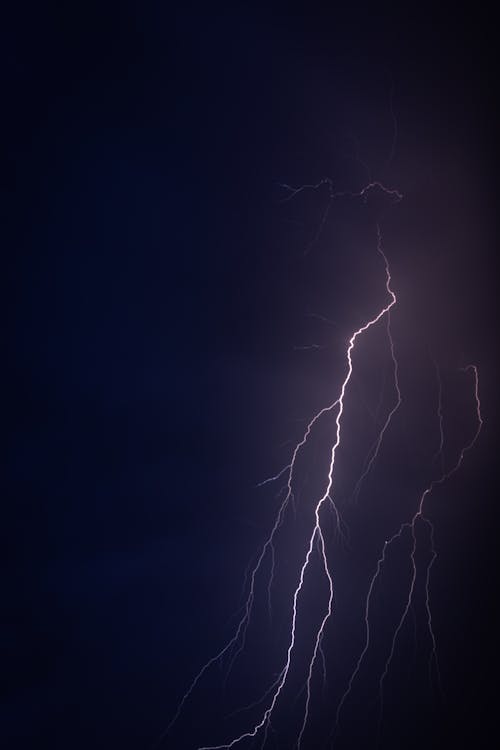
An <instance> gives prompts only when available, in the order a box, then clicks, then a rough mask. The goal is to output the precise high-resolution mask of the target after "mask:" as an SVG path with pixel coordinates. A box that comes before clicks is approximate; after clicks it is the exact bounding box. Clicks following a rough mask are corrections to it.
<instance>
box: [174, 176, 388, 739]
mask: <svg viewBox="0 0 500 750" xmlns="http://www.w3.org/2000/svg"><path fill="white" fill-rule="evenodd" d="M374 185H377V186H379V184H378V183H374ZM374 185H370V186H368V187H367V188H365V189H364V190H363V191H360V193H359V195H364V194H365V192H366V190H367V189H368V188H369V187H370V188H371V187H373V186H374ZM386 191H387V189H386ZM387 192H391V193H392V192H396V191H387ZM398 196H399V193H398ZM377 233H378V238H379V241H378V243H377V251H378V252H379V254H380V255H381V256H382V258H383V260H384V265H385V273H386V290H387V292H388V294H389V296H390V302H388V303H387V305H385V306H384V307H383V308H382V309H381V310H380V311H379V312H378V314H377V315H376V316H375V317H373V318H372V319H371V320H369V321H368V322H367V323H365V324H364V325H363V326H361V327H360V328H358V330H356V331H355V332H354V333H353V334H352V336H351V338H350V339H349V344H348V347H347V352H346V358H347V374H346V376H345V379H344V381H343V383H342V387H341V389H340V396H339V398H338V399H337V400H336V401H335V402H333V404H331V405H330V406H329V407H325V408H324V409H322V410H321V411H319V412H318V413H317V414H316V415H315V416H314V417H313V419H312V420H311V421H310V422H309V424H308V426H307V429H306V432H305V435H304V437H303V439H302V440H301V441H300V442H299V443H298V444H297V446H296V447H295V450H294V452H293V456H292V461H291V464H290V471H289V475H288V493H287V495H286V498H285V500H284V503H283V505H282V506H281V509H280V512H279V514H278V519H280V517H281V512H282V511H284V508H285V507H286V504H287V502H288V500H289V498H290V497H291V495H292V476H293V469H294V466H295V460H296V457H297V454H298V452H299V450H300V448H301V447H302V446H303V445H304V444H305V443H306V441H307V438H308V436H309V435H310V433H311V429H312V427H313V426H314V424H315V423H316V422H317V420H318V419H319V417H320V416H322V415H323V414H324V413H325V412H327V411H331V410H332V409H333V408H334V406H336V405H338V411H337V416H336V420H335V423H336V438H335V442H334V444H333V446H332V449H331V455H330V465H329V469H328V476H327V482H326V488H325V491H324V493H323V495H322V496H321V498H320V499H319V500H318V502H317V504H316V508H315V511H314V515H315V519H316V521H315V524H314V527H313V530H312V533H311V536H310V539H309V545H308V549H307V553H306V556H305V559H304V562H303V565H302V568H301V570H300V576H299V583H298V585H297V588H296V589H295V592H294V596H293V616H292V624H291V633H290V642H289V646H288V650H287V657H286V661H285V666H284V668H283V671H282V673H281V679H280V680H279V682H278V684H277V686H276V690H275V692H274V694H273V696H272V699H271V703H270V705H269V707H268V708H267V709H266V711H265V712H264V715H263V717H262V719H261V720H260V721H259V722H258V723H257V724H255V726H254V727H253V729H251V730H249V731H247V732H244V733H242V734H240V735H239V736H238V737H235V738H234V739H232V740H231V741H230V742H226V743H222V744H219V745H203V746H201V747H199V748H198V750H228V749H229V748H232V747H234V746H235V745H237V744H238V743H240V742H242V741H243V740H245V739H250V738H252V737H255V736H256V735H257V733H258V732H259V731H260V730H261V729H263V728H267V726H268V723H269V720H270V718H271V715H272V712H273V710H274V708H275V706H276V703H277V701H278V698H279V696H280V694H281V692H282V690H283V687H284V685H285V682H286V679H287V676H288V672H289V669H290V665H291V659H292V653H293V650H294V646H295V630H296V623H297V603H298V598H299V594H300V592H301V590H302V587H303V585H304V577H305V573H306V570H307V568H308V566H309V562H310V560H311V556H312V552H313V548H314V544H315V541H316V539H319V541H320V550H321V558H322V564H323V568H324V571H325V575H326V577H327V579H328V584H329V598H328V606H327V610H326V613H325V615H324V617H323V619H322V621H321V625H320V627H319V629H318V631H317V633H316V639H315V647H314V651H313V656H312V659H311V661H310V664H309V672H308V678H307V683H306V686H307V699H306V706H305V712H304V719H303V723H302V727H301V730H300V733H299V737H298V741H297V748H298V749H299V750H300V745H301V740H302V737H303V734H304V731H305V727H306V724H307V720H308V716H309V703H310V694H311V678H312V674H313V670H314V665H315V662H316V659H317V656H318V652H319V648H320V644H321V639H322V636H323V633H324V629H325V626H326V623H327V622H328V620H329V618H330V616H331V614H332V605H333V595H334V587H333V579H332V576H331V573H330V571H329V566H328V560H327V555H326V549H325V544H324V538H323V533H322V529H321V519H320V511H321V509H322V507H323V505H324V503H325V502H327V500H328V499H329V498H330V493H331V490H332V486H333V473H334V466H335V457H336V453H337V449H338V447H339V445H340V439H341V423H342V415H343V413H344V399H345V394H346V390H347V386H348V384H349V381H350V379H351V375H352V372H353V363H352V352H353V350H354V347H355V345H356V341H357V339H358V337H359V336H361V335H362V334H363V333H365V332H366V331H368V330H369V329H370V328H372V327H373V326H374V325H376V323H378V321H379V320H381V319H382V318H383V317H384V316H385V315H387V314H388V313H389V311H390V310H391V309H392V307H394V305H395V304H396V302H397V298H396V295H395V294H394V292H393V290H392V288H391V273H390V269H389V262H388V260H387V257H386V255H385V253H384V251H383V250H382V246H381V241H380V230H379V229H378V227H377ZM278 519H277V521H276V523H275V526H274V528H273V531H272V532H271V535H270V537H269V538H268V540H267V542H266V543H265V545H264V548H263V552H262V554H261V557H260V558H259V561H258V563H257V565H258V566H260V564H261V562H262V559H263V557H264V555H265V552H266V551H267V549H268V548H269V546H270V545H271V544H272V540H273V538H274V534H275V532H276V530H277V528H278V526H279V520H278ZM255 573H256V570H254V573H253V574H252V588H251V594H250V596H251V602H252V601H253V582H254V580H255ZM249 599H250V597H249ZM240 625H241V627H242V628H244V629H246V627H247V626H248V618H247V619H246V624H245V626H243V625H242V623H241V622H240ZM237 635H239V634H237ZM235 638H236V636H235ZM234 642H235V641H234V639H233V641H232V642H230V644H231V643H234ZM230 644H228V646H227V647H226V649H225V650H227V649H228V648H229V647H230ZM223 653H224V651H223V652H221V654H220V655H222V654H223ZM217 658H219V657H218V656H217V657H215V658H214V659H213V660H211V662H209V664H211V663H213V661H215V660H217ZM205 666H208V665H205ZM200 676H201V673H200V674H199V676H198V677H197V678H196V679H199V677H200ZM193 687H194V684H193V685H192V687H191V688H190V691H189V692H188V693H187V694H186V696H185V698H187V695H188V694H189V693H190V692H191V691H192V688H193Z"/></svg>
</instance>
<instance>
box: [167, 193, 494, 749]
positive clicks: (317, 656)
mask: <svg viewBox="0 0 500 750" xmlns="http://www.w3.org/2000/svg"><path fill="white" fill-rule="evenodd" d="M324 185H326V186H327V187H328V190H329V197H330V201H329V204H328V208H327V211H326V212H325V214H324V216H323V218H322V220H321V223H320V227H319V230H318V232H317V233H316V235H315V238H314V240H313V243H314V242H315V241H316V240H317V239H318V237H319V234H320V233H321V231H322V230H323V228H324V225H325V222H326V218H327V213H328V209H329V206H330V203H331V200H334V199H339V198H358V199H359V198H361V199H363V200H366V199H367V197H368V194H369V193H370V192H371V191H373V190H378V191H381V192H382V193H383V194H385V195H386V196H388V197H390V198H392V199H394V200H396V201H400V200H401V199H402V197H403V196H402V194H401V193H400V192H399V191H398V190H395V189H389V188H387V187H385V186H384V185H383V184H381V183H380V182H370V183H369V184H368V185H366V186H365V187H364V188H362V189H361V190H360V191H358V192H348V191H335V190H334V188H333V183H332V181H331V180H330V179H329V178H325V179H323V180H321V181H320V182H318V183H317V184H312V185H302V186H300V187H296V188H294V187H290V186H289V185H282V188H283V189H284V190H286V191H287V193H288V195H287V196H286V197H285V198H284V200H286V201H288V200H291V199H292V198H294V197H295V196H296V195H298V194H299V193H301V192H302V191H304V190H306V189H312V190H316V189H318V188H321V187H322V186H324ZM377 252H378V254H379V255H380V256H381V258H382V260H383V263H384V268H385V277H386V280H385V289H386V292H387V295H388V298H389V299H388V301H387V302H386V304H385V305H384V306H382V307H381V308H380V309H379V311H378V312H377V313H376V314H375V315H374V316H373V317H372V318H371V319H369V320H368V321H367V322H366V323H364V324H363V325H362V326H360V327H359V328H358V329H357V330H355V331H354V333H353V334H352V335H351V337H350V338H349V340H348V344H347V349H346V353H345V357H346V374H345V376H344V380H343V382H342V384H341V387H340V393H339V395H338V397H337V398H336V399H335V400H334V401H333V402H332V403H330V404H329V405H328V406H325V407H323V408H322V409H320V410H319V411H318V412H317V413H316V414H315V415H314V416H313V417H312V419H311V420H310V421H309V422H308V424H307V427H306V429H305V431H304V434H303V436H302V439H301V440H300V441H299V442H298V443H297V444H296V445H295V447H294V449H293V451H292V456H291V459H290V462H289V463H288V464H287V465H286V466H285V467H283V468H282V469H281V470H280V471H279V472H278V473H277V474H275V475H274V476H271V477H269V478H267V479H265V480H263V481H262V482H260V484H259V485H258V486H260V487H262V486H264V485H266V484H269V483H272V482H275V481H277V480H279V479H281V478H282V477H286V485H285V487H284V498H283V500H282V501H281V504H280V506H279V509H278V512H277V515H276V518H275V521H274V524H273V526H272V529H271V532H270V534H269V536H268V537H267V539H266V540H265V542H264V544H263V545H262V548H261V550H260V553H259V555H258V557H257V559H256V562H255V563H254V564H253V567H251V569H249V570H248V572H247V580H248V595H247V598H246V601H245V604H244V606H243V614H242V616H241V618H240V620H239V622H238V625H237V627H236V630H235V633H234V635H233V637H232V638H231V639H230V640H229V641H228V642H227V643H226V645H224V646H223V647H222V649H221V650H220V651H219V652H218V653H217V654H216V655H215V656H213V657H212V658H211V659H210V660H209V661H207V662H206V664H205V665H204V666H203V667H202V668H201V669H200V671H199V672H198V674H197V675H196V676H195V677H194V679H193V681H192V682H191V684H190V686H189V687H188V689H187V691H186V692H185V694H184V696H183V697H182V699H181V701H180V703H179V705H178V707H177V710H176V712H175V714H174V716H173V718H172V720H171V722H170V724H169V725H168V727H167V728H166V730H165V732H164V733H163V735H162V737H161V738H160V743H161V742H162V741H163V740H164V739H165V738H166V737H167V735H168V734H169V733H170V730H171V729H172V727H173V725H174V723H175V722H176V721H177V719H178V718H179V716H180V714H181V711H182V710H183V708H184V705H185V703H186V701H187V700H188V699H189V697H190V696H191V694H192V693H193V691H194V689H195V688H196V686H197V685H198V683H199V682H200V680H201V678H202V677H203V676H204V675H205V673H206V672H207V670H208V669H209V668H210V667H211V666H212V665H214V664H215V663H217V662H221V660H222V659H223V658H224V657H227V658H228V659H229V667H228V673H229V671H230V670H231V669H232V667H233V665H234V663H235V661H236V659H237V658H238V656H239V655H240V653H241V652H242V651H243V649H244V647H245V641H246V635H247V630H248V626H249V623H250V617H251V613H252V608H253V604H254V600H255V594H256V591H255V589H256V578H257V574H258V573H259V571H260V570H261V568H262V566H263V563H264V560H265V559H266V558H267V557H269V559H270V562H271V566H270V578H269V581H268V589H267V594H268V607H269V614H271V587H272V585H273V580H274V570H275V560H276V553H275V547H274V542H275V538H276V535H277V533H278V530H279V529H280V528H281V526H282V524H283V521H284V517H285V514H286V511H287V508H288V506H289V505H290V504H293V502H294V479H295V473H296V464H297V459H298V455H299V453H300V452H301V451H302V449H303V448H304V446H306V444H307V443H308V440H309V438H310V437H311V434H312V431H313V429H314V427H315V426H316V424H317V423H318V421H319V420H320V419H321V418H322V417H323V416H325V415H326V414H331V413H333V412H334V411H335V410H336V417H335V430H334V441H333V444H332V446H331V448H330V454H329V455H330V460H329V466H328V471H327V472H326V476H325V483H324V490H323V492H322V494H321V496H320V498H319V499H318V500H317V502H316V505H315V507H314V523H313V526H312V529H311V530H310V533H309V537H308V538H309V541H308V544H307V552H306V554H305V557H304V558H303V562H302V565H301V567H300V573H299V577H298V583H297V585H296V587H295V590H294V593H293V598H292V618H291V623H290V630H289V637H288V647H287V650H286V658H285V660H284V663H283V665H282V667H281V669H280V671H279V673H278V676H277V678H276V679H275V680H274V682H273V683H272V684H271V685H270V686H269V687H268V688H267V690H266V691H265V693H264V694H263V695H262V697H261V698H259V699H258V700H257V701H255V702H254V703H252V704H250V705H249V706H246V707H244V708H242V709H239V711H243V710H246V709H248V708H252V707H256V706H258V705H261V704H262V703H264V702H265V701H267V707H266V708H265V709H264V710H263V713H262V715H261V718H260V720H259V721H257V722H256V723H255V724H254V725H253V726H251V727H250V728H249V729H247V730H246V731H244V732H242V733H241V734H239V735H238V736H235V737H233V738H232V739H230V740H228V741H225V742H222V743H220V744H205V745H202V746H200V747H199V748H198V750H227V749H229V748H232V747H235V746H236V745H239V743H242V742H243V741H244V740H247V739H252V738H254V737H256V735H257V734H259V733H260V732H261V731H262V735H263V745H262V747H264V745H265V744H266V740H267V736H268V732H269V730H270V729H272V725H271V718H272V715H273V712H274V710H275V707H276V705H277V703H278V701H279V699H280V695H281V694H282V692H283V688H284V686H285V684H286V682H287V678H288V675H289V672H290V669H291V665H292V661H293V657H294V653H295V650H296V648H297V645H298V644H297V638H296V628H297V620H298V617H299V611H300V595H301V592H302V590H303V588H304V585H305V578H306V573H307V571H308V568H309V567H310V563H311V559H312V556H313V551H314V550H315V548H316V549H317V550H318V552H319V557H320V562H321V568H322V574H323V575H324V578H325V580H326V582H327V584H328V601H327V604H326V607H325V610H324V612H323V616H322V619H321V621H320V623H319V626H318V627H317V628H316V631H315V635H314V640H313V649H312V656H311V658H310V661H309V663H308V668H307V678H306V681H305V684H304V689H305V704H304V712H303V717H302V723H301V726H300V730H299V732H298V736H297V740H296V744H295V747H296V748H297V750H300V749H301V746H302V742H303V738H304V734H305V731H306V727H307V724H308V719H309V713H310V707H311V697H312V691H311V685H312V678H313V674H314V672H315V667H316V664H317V662H318V661H320V662H321V666H322V672H323V682H324V684H325V682H326V662H325V656H324V653H323V649H322V644H323V639H324V635H325V629H326V625H327V623H328V621H329V619H330V618H331V616H332V613H333V602H334V578H333V574H332V572H331V570H330V566H329V562H328V555H327V547H326V543H325V530H324V526H323V515H324V513H323V511H324V509H325V507H328V508H330V509H331V510H332V511H333V515H334V518H335V520H336V527H337V530H338V532H339V536H340V537H341V539H345V531H344V525H343V522H342V519H341V516H340V513H339V510H338V506H337V504H336V502H335V500H334V492H333V486H334V476H335V464H336V456H337V452H338V449H339V446H340V445H341V436H342V425H343V416H344V411H345V400H346V394H347V392H348V386H349V383H350V381H351V377H352V375H353V368H354V365H353V353H354V349H355V348H356V344H357V342H358V339H360V338H362V336H363V334H365V333H366V332H367V331H369V330H370V329H371V328H372V327H374V326H375V325H376V324H377V323H378V322H379V321H381V320H382V318H385V319H386V321H387V324H386V329H387V335H388V340H389V346H390V353H391V360H392V370H393V378H394V390H395V396H396V399H395V402H394V405H393V406H392V407H391V409H390V410H389V412H388V414H387V417H386V419H385V421H384V423H383V425H382V427H381V429H380V431H379V433H378V436H377V438H376V440H375V442H374V443H373V445H372V446H371V449H370V451H369V454H368V457H367V460H366V462H365V465H364V468H363V471H362V473H361V475H360V477H359V479H358V481H357V483H356V485H355V489H354V497H356V498H357V497H358V496H359V493H360V491H361V488H362V485H363V483H364V481H365V479H366V478H367V476H368V474H369V473H370V472H371V470H372V468H373V466H374V464H375V461H376V459H377V457H378V455H379V452H380V449H381V446H382V443H383V440H384V436H385V435H386V433H387V431H388V429H389V427H390V424H391V422H392V419H393V417H394V415H395V414H396V412H397V410H398V409H399V407H400V406H401V404H402V394H401V389H400V382H399V366H398V361H397V358H396V353H395V345H394V341H393V337H392V331H391V311H392V308H393V307H394V306H395V305H396V304H397V297H396V294H395V293H394V291H393V289H392V287H391V272H390V267H389V262H388V259H387V257H386V255H385V253H384V251H383V248H382V236H381V232H380V228H379V226H378V225H377ZM304 348H306V347H304ZM309 348H319V347H318V346H317V345H315V346H311V347H309ZM465 371H466V372H469V371H471V372H473V374H474V379H475V400H476V409H477V418H478V427H477V430H476V433H475V435H474V437H473V439H472V440H471V442H470V443H468V444H467V445H466V446H465V447H464V448H462V450H461V453H460V455H459V458H458V460H457V462H456V464H455V465H454V466H453V467H452V468H451V469H450V470H449V471H447V472H445V471H444V470H443V471H442V473H441V475H440V476H439V478H437V479H435V480H433V481H432V482H431V483H430V485H429V486H428V487H427V488H426V489H425V490H424V492H423V493H422V495H421V497H420V501H419V504H418V508H417V511H416V512H415V514H414V516H413V517H412V518H411V519H410V520H409V521H407V522H405V523H403V524H402V525H401V526H400V528H399V529H398V531H397V532H396V533H395V534H394V535H393V536H392V537H391V538H390V539H388V540H387V541H386V542H385V543H384V546H383V550H382V553H381V556H380V558H379V559H378V561H377V565H376V570H375V573H374V575H373V577H372V578H371V581H370V584H369V588H368V593H367V597H366V602H365V610H364V619H365V642H364V647H363V649H362V651H361V654H360V656H359V658H358V660H357V663H356V665H355V668H354V671H353V672H352V674H351V677H350V679H349V681H348V684H347V688H346V690H345V691H344V694H343V695H342V697H341V699H340V702H339V704H338V707H337V712H336V726H335V731H336V730H337V729H338V726H339V721H340V714H341V711H342V708H343V706H344V704H345V701H346V700H347V698H348V696H349V694H350V692H351V690H352V686H353V683H354V681H355V679H356V677H357V675H358V673H359V670H360V668H361V664H362V662H363V659H364V657H365V655H366V653H367V651H368V649H369V647H370V616H369V615H370V604H371V598H372V594H373V590H374V587H375V584H376V582H377V580H378V578H379V576H380V575H381V573H382V570H383V567H384V564H385V563H386V553H387V550H388V549H389V547H390V546H391V545H392V544H393V542H395V541H396V540H397V539H401V537H402V536H403V533H404V532H405V531H406V530H409V531H410V532H411V536H412V540H413V544H412V549H411V553H410V560H411V566H412V577H411V581H410V586H409V592H408V598H407V601H406V604H405V607H404V610H403V613H402V615H401V618H400V620H399V622H398V625H397V627H396V629H395V631H394V635H393V638H392V643H391V649H390V652H389V655H388V657H387V660H386V662H385V667H384V670H383V672H382V675H381V677H380V682H379V696H380V723H379V730H380V727H381V722H382V710H383V688H384V681H385V679H386V677H387V674H388V672H389V669H390V666H391V663H392V659H393V656H394V652H395V648H396V643H397V640H398V635H399V633H400V631H401V629H402V627H403V624H404V622H405V620H406V617H407V615H408V612H409V610H410V607H411V606H412V602H413V594H414V587H415V581H416V578H417V565H416V561H415V553H416V549H417V537H416V524H417V521H420V522H421V523H422V524H424V525H425V526H426V527H427V528H428V529H429V539H430V546H431V556H430V559H429V562H428V564H427V567H426V573H425V592H426V599H425V607H426V616H427V625H428V630H429V634H430V638H431V641H432V652H431V656H430V661H429V670H430V671H431V668H432V661H433V660H434V662H435V664H436V671H437V675H438V681H439V680H440V678H439V670H438V666H437V653H436V638H435V634H434V630H433V625H432V615H431V607H430V591H429V588H430V574H431V569H432V566H433V564H434V562H435V560H436V557H437V553H436V550H435V545H434V527H433V525H432V523H431V521H430V520H429V519H428V518H427V517H426V516H425V515H424V505H425V501H426V498H427V497H428V496H429V494H430V493H431V492H433V490H434V489H435V488H436V487H438V486H439V485H440V484H442V483H443V482H445V481H446V480H447V479H448V478H449V477H451V476H452V475H453V474H454V473H455V472H456V471H458V469H459V468H460V466H461V464H462V461H463V458H464V455H465V453H466V452H467V451H468V450H469V449H470V448H472V446H473V445H474V444H475V442H476V440H477V437H478V436H479V432H480V430H481V426H482V417H481V408H480V400H479V382H478V371H477V368H476V366H475V365H469V366H468V367H467V368H465ZM438 379H439V406H438V416H439V429H440V445H439V449H438V453H437V454H436V458H437V456H438V455H439V456H440V457H441V460H442V461H443V460H444V459H443V441H444V432H443V413H442V386H441V380H440V377H439V371H438ZM239 711H238V712H239ZM233 713H235V712H233Z"/></svg>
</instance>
